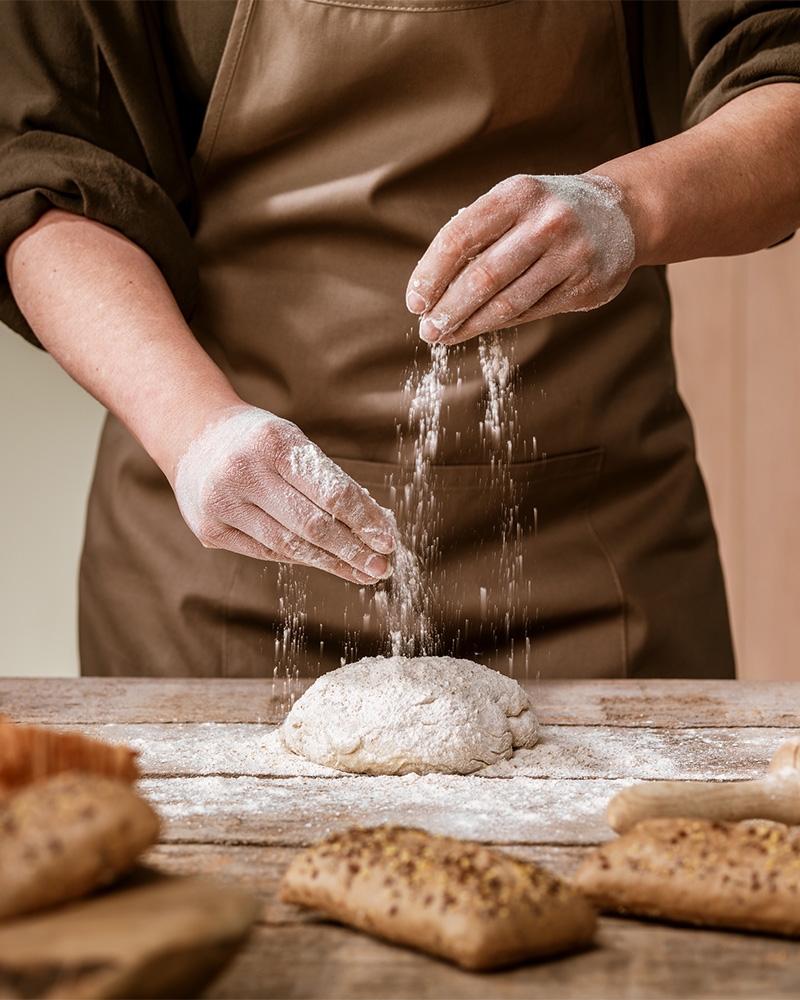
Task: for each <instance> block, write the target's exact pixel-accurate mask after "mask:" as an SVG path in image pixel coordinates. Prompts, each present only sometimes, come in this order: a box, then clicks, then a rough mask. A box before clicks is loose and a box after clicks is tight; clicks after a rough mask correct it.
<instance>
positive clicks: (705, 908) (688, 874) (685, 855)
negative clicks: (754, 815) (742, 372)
mask: <svg viewBox="0 0 800 1000" xmlns="http://www.w3.org/2000/svg"><path fill="white" fill-rule="evenodd" d="M573 886H574V888H576V889H577V890H578V891H580V892H582V893H583V894H584V895H585V896H586V897H587V898H588V899H590V900H591V902H592V903H594V904H595V906H597V907H599V908H600V909H602V910H605V911H610V912H614V913H620V914H632V915H635V916H641V917H652V918H655V919H664V920H671V921H676V922H679V923H688V924H699V925H705V926H709V927H730V928H741V929H743V930H751V931H766V932H768V933H774V934H786V935H798V934H800V827H790V826H784V825H783V824H782V823H772V822H769V821H767V820H748V821H746V822H742V823H723V822H713V821H711V820H702V819H674V818H669V819H663V818H662V819H650V820H643V821H642V822H640V823H637V824H636V825H635V826H634V827H632V828H631V829H630V830H629V831H628V832H627V833H624V834H623V835H622V836H621V837H619V838H618V839H617V840H613V841H611V842H610V843H608V844H604V845H603V846H602V847H600V848H599V849H598V850H597V851H596V852H595V853H594V854H593V855H591V856H590V857H589V858H588V859H587V860H586V861H585V862H584V863H583V865H582V866H581V868H580V869H579V871H578V873H577V875H576V876H575V880H574V882H573Z"/></svg>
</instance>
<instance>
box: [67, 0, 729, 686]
mask: <svg viewBox="0 0 800 1000" xmlns="http://www.w3.org/2000/svg"><path fill="white" fill-rule="evenodd" d="M625 46H626V42H625V33H624V27H623V21H622V12H621V8H620V5H619V4H618V3H612V2H609V3H605V2H588V3H582V2H575V3H562V2H558V0H555V2H537V3H526V2H523V3H515V2H505V0H497V2H492V0H474V2H469V0H465V2H458V0H452V2H451V0H441V2H432V0H403V2H402V3H398V2H396V0H369V2H363V3H359V2H352V0H341V2H334V0H270V2H251V0H240V2H239V4H238V6H237V10H236V13H235V16H234V20H233V25H232V28H231V32H230V36H229V39H228V43H227V47H226V50H225V53H224V56H223V59H222V64H221V67H220V70H219V73H218V77H217V81H216V84H215V88H214V92H213V95H212V98H211V102H210V105H209V108H208V112H207V117H206V121H205V124H204V128H203V134H202V136H201V140H200V145H199V148H198V152H197V155H196V161H195V169H196V173H197V178H198V186H199V191H200V199H201V216H200V224H199V229H198V232H197V236H196V244H197V249H198V255H199V261H200V282H201V297H200V302H199V306H198V309H197V312H196V315H195V317H194V319H193V321H192V327H193V330H194V332H195V333H196V335H197V337H198V339H199V340H200V342H201V343H202V344H203V345H204V346H205V348H206V349H207V350H208V352H209V353H210V354H211V356H212V357H213V358H214V359H215V360H216V362H217V363H218V364H219V365H220V367H221V368H222V370H223V371H224V372H225V373H226V375H227V376H228V377H229V378H230V380H231V382H232V383H233V385H234V387H235V388H236V390H237V391H238V392H239V393H240V395H241V396H242V398H244V399H245V400H246V401H247V402H249V403H252V404H255V405H257V406H260V407H263V408H265V409H267V410H271V411H273V412H275V413H278V414H280V415H281V416H284V417H287V418H289V419H291V420H294V421H295V422H296V423H298V424H299V425H300V427H301V428H302V429H303V430H304V431H305V432H306V434H308V436H309V437H310V438H311V439H312V440H314V441H316V442H317V443H318V444H319V445H320V446H321V447H322V448H323V449H324V450H325V451H326V452H327V454H329V455H331V456H332V457H333V458H334V459H336V460H337V461H338V462H339V463H340V464H341V465H342V466H343V467H344V468H345V469H346V470H347V471H348V472H349V473H350V474H351V475H353V476H354V477H355V478H356V479H357V480H358V481H359V482H361V483H362V484H363V485H364V486H366V487H367V488H368V489H369V490H370V492H371V493H372V494H373V495H374V496H375V497H376V499H378V501H380V502H381V503H384V504H387V505H388V504H394V503H396V501H397V494H396V492H393V488H392V487H393V486H394V487H395V488H396V487H397V485H398V484H400V485H401V486H402V484H403V482H404V476H406V473H405V471H404V470H405V469H406V467H407V463H408V460H409V456H408V455H407V454H405V453H404V454H402V455H398V438H397V427H398V425H399V424H400V425H402V424H403V422H404V420H405V416H406V414H407V412H408V402H407V400H406V399H405V398H404V396H403V393H402V387H403V383H404V379H405V377H406V375H407V373H408V372H409V371H410V370H411V369H412V367H413V365H414V363H415V358H416V359H417V363H418V364H421V365H423V366H424V364H425V361H426V357H427V353H428V348H427V347H425V346H424V345H420V343H419V341H418V338H417V336H416V333H415V329H414V327H415V323H414V322H413V318H412V317H411V316H410V315H409V314H408V312H407V311H406V309H405V306H404V290H405V285H406V281H407V280H408V276H409V274H410V273H411V271H412V270H413V267H414V265H415V263H416V261H417V259H418V258H419V257H420V255H421V254H422V252H423V250H424V249H425V247H426V246H427V245H428V243H429V242H430V240H431V239H432V237H433V236H434V235H435V233H436V232H437V230H438V229H439V227H440V226H441V225H442V224H443V223H444V222H445V221H446V220H447V219H448V218H450V217H451V216H452V215H453V214H454V213H455V212H456V211H457V210H458V208H459V207H461V206H463V205H467V204H469V203H470V202H472V201H473V200H474V199H475V198H477V197H478V196H479V195H480V194H482V193H484V192H485V191H487V190H488V189H489V188H490V187H491V186H492V185H494V184H495V183H497V182H498V181H500V180H501V179H503V178H505V177H508V176H511V175H513V174H516V173H532V174H545V173H579V172H582V171H585V170H587V169H590V168H592V167H593V166H595V165H596V164H598V163H601V162H603V161H604V160H607V159H610V158H612V157H614V156H618V155H621V154H624V153H626V152H628V151H629V150H631V149H633V148H635V147H636V146H637V145H638V137H637V133H636V124H635V114H634V106H633V99H632V94H631V86H630V80H629V74H628V59H627V53H626V48H625ZM507 336H508V345H509V349H511V346H512V344H513V349H514V351H515V358H516V362H517V364H518V365H519V383H518V386H517V390H516V399H515V413H514V415H513V416H514V425H513V429H514V433H513V448H512V454H511V455H510V456H509V457H510V462H511V464H510V466H509V467H508V468H507V469H506V472H505V473H504V474H502V475H500V474H498V469H497V464H496V462H493V461H492V456H491V455H490V454H488V453H487V444H486V437H485V435H483V434H482V433H481V419H482V416H483V413H484V410H485V406H486V386H485V382H484V379H483V377H482V375H481V371H480V367H479V364H478V357H477V350H478V349H477V343H476V342H475V341H473V342H471V343H470V344H469V345H467V346H466V347H464V348H460V349H458V350H455V351H453V352H452V364H451V367H452V368H453V370H454V372H456V369H457V375H458V377H457V378H455V377H454V378H453V380H452V382H451V383H449V384H448V385H447V387H446V389H445V396H444V402H443V408H442V414H443V427H442V434H441V437H440V441H439V448H438V451H437V454H436V458H435V463H436V464H435V466H434V468H433V469H432V471H431V479H432V482H433V492H434V495H435V497H436V498H437V500H438V503H439V508H438V512H437V518H436V522H435V527H436V538H437V546H438V562H437V564H436V565H435V567H433V569H432V571H431V581H432V582H431V586H432V588H433V593H434V594H435V595H436V598H437V601H436V603H437V606H438V612H437V615H438V619H437V623H436V624H437V628H438V629H439V632H440V636H441V644H440V646H439V649H440V651H442V652H447V653H455V654H458V655H463V656H472V657H475V658H476V659H479V660H481V661H483V662H485V663H489V664H491V665H493V666H496V667H498V668H499V669H503V670H506V671H509V670H510V671H511V672H512V673H514V675H515V676H518V677H519V676H524V675H525V674H527V675H528V676H531V677H534V676H542V677H552V676H557V677H624V676H697V677H700V676H710V677H714V676H716V677H723V676H732V675H733V657H732V651H731V644H730V638H729V630H728V621H727V610H726V603H725V594H724V588H723V582H722V576H721V571H720V566H719V560H718V555H717V549H716V540H715V536H714V530H713V526H712V523H711V518H710V514H709V510H708V504H707V500H706V496H705V491H704V487H703V483H702V480H701V477H700V474H699V471H698V469H697V465H696V462H695V456H694V445H693V437H692V430H691V426H690V423H689V419H688V417H687V415H686V412H685V409H684V407H683V405H682V403H681V401H680V399H679V397H678V395H677V391H676V385H675V372H674V365H673V360H672V353H671V346H670V336H669V298H668V293H667V289H666V285H665V279H664V273H663V269H659V268H643V269H640V270H638V271H636V272H635V273H634V275H633V277H632V278H631V280H630V282H629V284H628V286H627V288H626V289H625V290H624V291H623V292H622V294H621V295H620V296H619V297H618V298H617V299H615V300H614V301H613V302H611V303H609V304H608V305H606V306H604V307H603V308H601V309H598V310H595V311H593V312H590V313H575V314H569V315H564V316H558V317H554V318H552V319H548V320H545V321H540V322H536V323H530V324H526V325H524V326H522V327H520V328H519V331H518V334H517V335H516V336H515V337H514V336H513V335H511V334H509V335H507ZM407 439H408V434H406V440H407ZM509 477H510V480H511V481H512V482H513V494H514V503H515V504H516V505H517V507H518V519H517V520H518V523H519V540H518V541H517V542H516V545H517V548H516V549H515V553H514V558H515V560H516V566H517V569H518V570H520V568H521V571H520V573H518V574H517V577H516V579H515V581H514V583H515V585H514V586H513V587H510V585H509V583H510V581H509V572H508V558H507V556H508V551H507V550H508V540H509V536H508V529H507V525H506V520H505V517H504V513H503V500H504V497H505V496H507V491H508V488H509V483H508V479H509ZM292 616H293V617H292ZM379 618H380V616H379V615H378V613H377V609H376V607H375V602H374V600H373V591H372V590H371V589H370V588H359V587H356V586H355V585H350V584H345V583H343V582H342V581H340V580H338V579H335V578H333V577H329V576H327V575H326V574H324V573H322V572H319V571H316V570H306V569H300V568H294V569H292V570H291V572H289V571H287V570H286V569H285V568H281V567H278V566H276V565H274V564H263V563H260V562H258V561H256V560H252V559H248V558H246V557H243V556H238V555H234V554H231V553H227V552H222V551H211V550H206V549H204V548H203V547H202V546H201V545H200V543H199V542H197V541H196V540H195V538H194V536H193V535H192V534H191V532H190V531H189V529H188V528H187V527H186V525H185V524H184V522H183V521H182V519H181V517H180V515H179V513H178V509H177V506H176V504H175V501H174V498H173V497H172V494H171V492H170V489H169V486H168V484H167V483H166V481H165V479H164V477H163V476H162V475H161V474H160V473H159V471H158V469H157V468H156V467H155V465H154V464H153V463H152V462H151V461H150V459H149V458H148V457H147V456H146V455H145V453H144V452H143V451H142V449H141V448H140V447H139V445H138V444H137V443H136V442H135V441H134V440H133V438H132V437H131V436H130V435H129V434H128V433H127V432H126V431H125V430H124V429H123V428H122V426H121V425H120V424H119V422H118V421H116V420H115V419H114V418H110V419H109V421H108V424H107V426H106V428H105V432H104V435H103V438H102V442H101V447H100V455H99V459H98V466H97V472H96V479H95V484H94V488H93V492H92V496H91V501H90V510H89V518H88V527H87V537H86V543H85V550H84V557H83V563H82V571H81V642H82V664H83V671H84V673H87V674H157V675H202V676H220V675H222V676H236V677H253V676H271V675H272V674H273V672H274V671H276V670H278V671H281V672H282V671H283V670H284V669H287V667H288V669H290V670H294V669H299V670H300V672H302V673H315V672H316V671H317V670H318V669H328V668H330V667H332V666H338V664H339V663H340V662H341V659H342V658H343V657H344V658H347V659H353V658H355V657H358V656H363V655H368V654H373V653H376V652H381V651H383V649H384V647H383V646H382V644H381V643H382V640H381V631H380V621H379ZM288 619H291V623H292V624H293V625H294V626H295V628H294V630H293V631H292V632H291V633H290V634H287V633H285V632H284V627H285V625H286V624H287V620H288ZM297 626H302V628H298V627H297Z"/></svg>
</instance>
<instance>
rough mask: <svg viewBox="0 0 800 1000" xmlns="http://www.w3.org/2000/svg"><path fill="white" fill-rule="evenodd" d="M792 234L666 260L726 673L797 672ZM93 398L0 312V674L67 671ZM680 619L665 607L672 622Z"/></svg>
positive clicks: (797, 327)
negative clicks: (710, 521) (721, 605)
mask: <svg viewBox="0 0 800 1000" xmlns="http://www.w3.org/2000/svg"><path fill="white" fill-rule="evenodd" d="M798 277H800V238H796V239H794V240H792V241H790V242H789V243H787V244H785V245H783V246H781V247H776V248H775V249H773V250H766V251H762V252H761V253H758V254H752V255H750V256H748V257H741V258H726V259H720V260H705V261H693V262H690V263H687V264H680V265H677V266H675V267H672V268H670V283H671V285H672V288H673V294H674V308H675V352H676V357H677V361H678V380H679V384H680V387H681V391H682V393H683V395H684V398H685V399H686V401H687V404H688V406H689V409H690V411H691V412H692V415H693V417H694V419H695V426H696V431H697V440H698V450H699V454H700V462H701V465H702V467H703V470H704V474H705V477H706V481H707V484H708V487H709V493H710V495H711V500H712V508H713V511H714V518H715V522H716V524H717V530H718V533H719V536H720V547H721V552H722V559H723V565H724V568H725V574H726V579H727V583H728V599H729V603H730V606H731V613H732V618H733V628H734V643H735V646H736V652H737V658H738V662H739V675H740V676H741V677H745V678H752V679H792V678H796V679H800V664H798V662H797V652H796V651H797V648H798V646H799V645H800V516H798V512H800V392H798V387H799V386H800V281H798ZM102 417H103V409H102V407H101V406H100V405H99V404H98V403H96V402H95V401H94V400H93V399H91V398H90V397H89V396H88V395H87V394H86V393H84V392H83V391H82V390H81V389H79V388H78V387H77V386H76V385H75V384H74V383H73V382H72V381H71V380H70V379H69V378H68V377H67V376H66V375H65V374H64V373H63V372H62V371H61V370H60V369H59V368H58V366H57V365H56V364H55V363H54V362H53V361H52V360H51V359H50V358H49V357H48V356H47V355H45V354H44V353H43V352H40V351H36V350H34V349H33V348H31V347H30V346H29V345H27V344H25V343H24V342H23V341H22V340H21V338H19V337H17V336H14V335H12V334H11V333H10V332H9V331H7V330H6V329H4V328H2V327H1V326H0V420H1V421H2V428H3V432H2V434H0V470H2V473H1V477H0V553H2V556H1V557H0V567H1V569H0V676H70V675H75V674H77V673H78V657H77V637H76V608H77V595H76V580H77V566H78V556H79V551H80V545H81V538H82V534H83V519H84V508H85V503H86V496H87V493H88V487H89V480H90V476H91V470H92V466H93V462H94V451H95V447H96V443H97V437H98V434H99V430H100V424H101V421H102ZM675 627H676V628H680V622H676V623H675Z"/></svg>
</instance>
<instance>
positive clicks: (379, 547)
mask: <svg viewBox="0 0 800 1000" xmlns="http://www.w3.org/2000/svg"><path fill="white" fill-rule="evenodd" d="M372 547H373V549H375V550H376V551H377V552H382V553H383V554H384V555H387V556H388V555H389V554H390V553H391V552H394V536H393V535H388V534H387V535H376V537H375V538H373V539H372Z"/></svg>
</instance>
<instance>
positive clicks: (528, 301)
mask: <svg viewBox="0 0 800 1000" xmlns="http://www.w3.org/2000/svg"><path fill="white" fill-rule="evenodd" d="M568 271H569V268H568V266H567V264H566V262H565V261H564V260H563V259H561V258H559V257H558V256H557V255H552V254H548V255H545V256H544V257H542V258H540V259H539V260H538V261H536V262H535V263H534V264H532V265H531V266H530V267H529V268H528V269H527V270H526V271H524V272H523V273H522V274H521V275H519V277H518V278H516V279H515V280H514V281H512V282H511V283H510V284H508V285H507V286H506V287H505V288H503V289H502V290H501V291H500V292H498V293H497V294H496V295H494V296H492V298H491V299H489V301H488V302H486V303H485V304H484V305H482V306H481V307H480V308H478V309H476V310H475V312H474V313H473V314H472V315H471V316H470V317H469V318H468V319H466V320H465V321H464V322H463V323H462V324H461V325H460V326H459V327H458V328H457V329H456V330H454V331H453V332H452V333H450V334H448V335H446V336H443V337H442V338H441V340H440V341H439V343H442V344H447V345H453V344H461V343H463V342H464V341H466V340H469V339H471V338H472V337H477V336H478V335H479V334H481V333H489V332H491V331H493V330H503V329H506V328H507V327H509V326H514V325H516V324H517V323H522V322H526V321H527V319H528V318H532V316H530V314H531V311H532V309H534V308H535V307H536V305H537V304H538V303H539V302H541V301H542V299H543V298H545V297H547V296H549V294H550V292H551V291H552V290H553V289H555V288H558V287H561V286H562V285H563V284H564V282H565V279H566V276H567V274H568Z"/></svg>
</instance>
